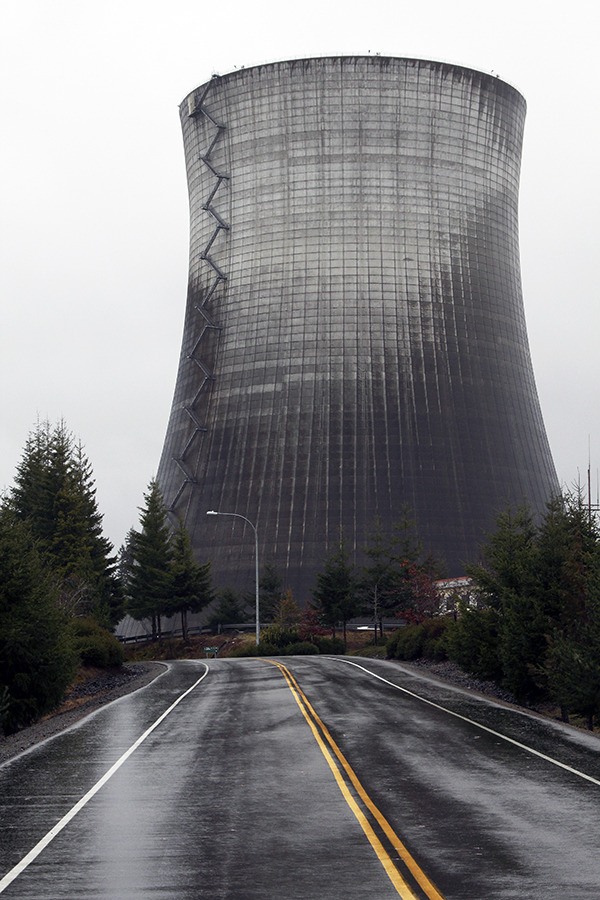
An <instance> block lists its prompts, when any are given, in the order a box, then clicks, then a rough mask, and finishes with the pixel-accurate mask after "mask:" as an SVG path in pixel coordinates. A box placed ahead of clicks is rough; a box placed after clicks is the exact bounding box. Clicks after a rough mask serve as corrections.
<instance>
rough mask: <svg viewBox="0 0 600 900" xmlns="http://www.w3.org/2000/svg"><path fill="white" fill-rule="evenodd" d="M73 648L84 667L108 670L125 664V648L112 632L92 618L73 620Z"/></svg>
mask: <svg viewBox="0 0 600 900" xmlns="http://www.w3.org/2000/svg"><path fill="white" fill-rule="evenodd" d="M71 631H72V634H73V646H74V648H75V651H76V653H77V654H78V655H79V658H80V660H81V663H82V665H84V666H98V667H99V668H101V669H107V668H110V667H111V666H120V665H122V663H123V647H122V646H121V644H120V643H119V641H118V640H117V638H116V637H115V636H114V634H111V633H110V631H107V630H106V628H103V627H102V626H101V625H99V624H98V623H97V622H96V620H95V619H92V618H91V617H85V618H77V619H74V620H73V623H72V626H71Z"/></svg>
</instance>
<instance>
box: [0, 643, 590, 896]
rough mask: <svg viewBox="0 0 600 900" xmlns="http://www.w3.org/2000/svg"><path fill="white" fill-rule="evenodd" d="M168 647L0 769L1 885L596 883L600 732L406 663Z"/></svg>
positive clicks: (305, 890) (93, 890) (170, 888)
mask: <svg viewBox="0 0 600 900" xmlns="http://www.w3.org/2000/svg"><path fill="white" fill-rule="evenodd" d="M275 662H277V663H279V665H277V664H275V663H274V662H269V661H265V660H253V659H248V660H242V659H240V660H226V659H223V660H210V661H207V663H206V664H205V663H203V662H198V661H190V662H175V663H173V664H172V665H171V667H170V669H169V671H168V672H167V673H166V674H165V675H163V676H161V677H160V678H158V679H157V680H155V681H154V682H152V684H151V685H149V686H148V687H146V688H144V689H143V690H141V691H138V692H137V693H135V694H132V695H129V696H127V697H124V698H122V699H121V700H118V701H115V702H114V703H112V704H110V705H109V706H107V707H105V708H103V709H101V710H100V711H98V712H97V713H94V714H93V715H92V716H90V717H88V718H87V719H84V720H83V721H82V722H80V723H78V724H77V725H76V726H74V727H73V728H71V729H70V730H69V731H67V732H64V733H63V734H60V735H58V736H56V737H55V738H52V739H51V740H49V741H47V742H46V743H44V744H42V745H40V746H38V747H37V748H35V749H33V750H32V751H29V752H27V753H25V754H23V755H21V756H19V757H17V758H15V759H14V760H12V761H10V762H8V763H6V764H5V765H3V766H0V894H3V900H4V896H6V897H7V898H13V897H14V898H16V897H18V898H30V900H32V898H35V900H46V898H47V900H62V898H69V900H78V898H81V900H84V898H105V900H130V898H136V900H141V898H150V900H163V898H173V900H190V898H200V897H206V898H211V900H219V898H228V900H254V898H277V900H295V898H302V900H313V898H314V900H333V898H335V900H342V898H344V900H345V898H361V900H362V898H374V900H388V898H394V897H396V898H397V897H399V896H400V897H403V898H406V900H410V898H431V900H441V898H446V900H459V898H460V900H493V898H503V900H504V898H519V900H536V898H540V900H541V898H544V900H553V898H561V900H565V898H569V900H579V898H590V900H591V898H593V900H597V898H598V897H600V741H598V739H597V738H595V737H593V736H588V735H586V734H584V733H578V732H575V731H574V730H572V729H568V728H565V727H564V726H561V725H559V724H554V723H546V722H544V721H542V720H540V719H538V718H536V717H533V716H524V715H522V714H520V713H518V712H515V711H513V710H511V709H508V708H506V707H503V706H501V705H498V704H493V703H490V702H487V701H485V700H483V699H480V698H475V697H472V696H470V695H468V694H466V693H464V692H461V691H459V690H457V689H455V688H452V687H449V686H441V685H439V684H438V683H436V682H434V681H432V680H429V679H427V678H421V677H419V676H417V675H414V674H411V673H408V672H405V671H403V670H402V668H401V667H399V666H397V665H395V664H393V663H385V662H381V661H367V660H352V661H351V660H344V659H341V658H340V659H327V658H321V657H295V658H282V659H281V660H278V661H275Z"/></svg>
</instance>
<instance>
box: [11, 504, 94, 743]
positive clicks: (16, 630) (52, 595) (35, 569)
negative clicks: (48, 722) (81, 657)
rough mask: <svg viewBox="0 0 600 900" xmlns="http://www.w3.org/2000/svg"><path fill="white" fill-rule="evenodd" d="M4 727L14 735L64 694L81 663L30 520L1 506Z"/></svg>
mask: <svg viewBox="0 0 600 900" xmlns="http://www.w3.org/2000/svg"><path fill="white" fill-rule="evenodd" d="M0 621H1V622H2V628H1V629H0V697H1V698H2V704H1V705H2V713H1V716H0V726H1V729H2V730H4V732H5V733H7V734H10V733H12V732H14V731H16V730H18V729H19V728H21V727H23V726H25V725H29V724H30V723H31V722H34V721H35V720H36V719H38V718H39V717H40V716H42V715H43V714H44V713H46V712H48V711H49V710H51V709H52V708H54V707H55V706H56V705H57V704H58V703H59V702H60V700H61V699H62V697H63V695H64V692H65V689H66V688H67V686H68V684H69V682H70V680H71V678H72V676H73V674H74V672H75V667H76V654H75V653H74V651H73V647H72V645H71V642H70V637H69V629H68V619H67V616H66V615H65V613H64V612H63V611H62V610H61V609H60V607H59V603H58V592H57V588H56V584H55V582H54V579H52V578H51V577H50V576H49V573H48V569H47V567H46V566H45V565H44V561H43V559H42V558H41V556H40V554H39V553H38V551H37V549H36V547H35V541H34V539H33V537H32V535H31V531H30V529H29V526H28V524H27V522H24V521H22V520H21V519H20V518H19V517H18V516H17V515H16V514H15V512H14V510H12V509H10V508H9V506H8V505H7V504H5V505H4V506H3V507H2V508H0Z"/></svg>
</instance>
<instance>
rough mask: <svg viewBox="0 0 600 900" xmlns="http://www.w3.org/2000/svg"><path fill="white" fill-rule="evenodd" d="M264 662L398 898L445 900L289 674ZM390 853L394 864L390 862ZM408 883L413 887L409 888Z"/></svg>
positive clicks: (273, 661) (274, 663) (404, 899)
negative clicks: (296, 710)
mask: <svg viewBox="0 0 600 900" xmlns="http://www.w3.org/2000/svg"><path fill="white" fill-rule="evenodd" d="M267 662H270V663H271V664H272V665H274V666H277V668H278V669H279V671H280V672H281V674H282V675H283V677H284V678H285V680H286V681H287V684H288V687H289V689H290V691H291V692H292V694H293V696H294V699H295V701H296V703H297V704H298V706H299V707H300V711H301V713H302V715H303V716H304V718H305V719H306V721H307V723H308V726H309V728H310V730H311V731H312V733H313V736H314V739H315V741H316V742H317V744H318V746H319V749H320V750H321V753H322V754H323V756H324V757H325V759H326V761H327V764H328V766H329V768H330V769H331V771H332V773H333V777H334V778H335V780H336V782H337V785H338V787H339V789H340V791H341V792H342V795H343V797H344V799H345V801H346V803H347V804H348V806H349V807H350V809H351V810H352V812H353V813H354V815H355V816H356V819H357V821H358V823H359V824H360V827H361V828H362V830H363V831H364V833H365V835H366V837H367V840H368V841H369V843H370V844H371V846H372V847H373V850H374V851H375V853H376V854H377V858H378V859H379V861H380V862H381V864H382V866H383V868H384V869H385V871H386V874H387V876H388V878H389V879H390V881H391V882H392V884H393V885H394V887H395V889H396V891H397V893H398V894H399V896H400V897H402V898H403V900H420V898H422V897H426V898H428V900H444V898H443V896H442V894H440V892H439V891H438V889H437V888H436V887H435V885H434V884H433V883H432V882H431V881H430V879H429V878H428V877H427V875H426V874H425V872H423V870H422V869H421V867H420V866H419V865H418V863H417V862H416V860H415V859H414V858H413V857H412V856H411V854H410V853H409V851H408V850H407V848H406V847H405V846H404V844H403V843H402V841H401V840H400V838H399V837H398V835H397V834H396V832H395V831H394V829H393V828H392V826H391V825H390V823H389V822H388V821H387V819H386V818H385V816H384V815H383V813H382V812H380V810H379V809H378V808H377V807H376V806H375V804H374V803H373V801H372V800H371V798H370V797H369V795H368V794H367V792H366V791H365V789H364V787H363V786H362V784H361V783H360V781H359V780H358V777H357V775H356V773H355V772H354V770H353V769H352V767H351V765H350V763H349V762H348V760H347V759H346V757H345V756H344V754H343V753H342V751H341V750H340V748H339V747H338V745H337V744H336V742H335V741H334V739H333V737H332V736H331V734H330V733H329V730H328V728H327V726H326V725H325V723H324V722H323V721H322V720H321V719H320V718H319V716H318V715H317V713H316V712H315V710H314V709H313V707H312V706H311V704H310V702H309V700H308V698H307V697H306V695H305V694H304V692H303V691H302V688H301V687H300V685H299V684H298V682H297V681H296V679H295V678H294V676H293V675H292V673H291V672H290V671H289V669H287V667H286V666H284V665H283V664H282V663H280V662H277V661H276V660H267ZM392 852H393V853H394V856H395V857H396V861H395V860H394V859H393V858H392ZM409 880H410V882H411V883H412V884H413V885H415V887H411V886H410V884H409ZM416 886H418V888H420V891H419V892H418V893H415V890H416V889H417V887H416ZM421 892H422V893H421Z"/></svg>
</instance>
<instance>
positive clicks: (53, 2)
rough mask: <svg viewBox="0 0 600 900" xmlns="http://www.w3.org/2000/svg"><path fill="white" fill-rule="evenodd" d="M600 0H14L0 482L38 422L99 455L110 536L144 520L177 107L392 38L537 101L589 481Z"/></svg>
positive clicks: (564, 425)
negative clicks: (238, 75)
mask: <svg viewBox="0 0 600 900" xmlns="http://www.w3.org/2000/svg"><path fill="white" fill-rule="evenodd" d="M598 9H599V6H598V4H597V2H596V0H593V2H592V0H575V2H572V3H570V4H560V6H559V5H558V4H556V3H554V4H553V3H542V2H533V0H504V2H502V3H493V4H492V3H483V2H482V0H473V2H472V0H443V2H441V0H430V2H428V0H420V2H415V0H411V2H404V0H393V2H388V0H370V2H368V3H365V2H357V0H346V2H343V3H342V2H339V3H337V2H336V3H330V2H327V0H318V2H315V0H303V2H301V3H285V2H282V0H277V2H275V0H262V2H254V3H252V2H251V0H248V2H240V0H233V2H214V3H209V2H207V0H203V2H188V0H169V2H156V0H103V2H88V0H0V130H1V135H2V137H1V139H0V165H1V173H2V177H1V182H0V184H1V188H0V191H1V193H0V285H1V300H0V335H1V354H0V423H1V425H0V490H1V489H2V488H3V487H7V486H9V485H10V484H11V483H12V479H13V476H14V472H15V467H16V466H17V464H18V462H19V459H20V458H21V454H22V449H23V446H24V443H25V441H26V439H27V435H28V434H29V432H30V431H31V430H32V429H33V427H34V426H35V423H36V420H37V419H38V418H40V419H46V418H47V419H49V420H50V421H51V422H56V421H58V420H59V419H60V418H64V420H65V421H66V424H67V425H68V427H69V428H70V429H71V430H72V431H73V432H74V433H75V435H76V436H77V437H79V438H80V439H81V440H82V442H83V444H84V445H85V448H86V451H87V454H88V456H89V458H90V460H91V463H92V466H93V469H94V474H95V477H96V485H97V490H98V501H99V506H100V510H101V512H103V513H104V524H105V530H106V534H107V536H108V537H109V538H110V539H111V540H112V541H113V543H114V544H115V545H116V546H117V547H118V546H119V545H120V544H121V543H122V541H123V538H124V537H125V534H126V532H127V530H128V529H129V528H130V527H131V526H132V525H137V524H138V507H139V506H140V505H141V504H142V502H143V492H144V490H145V489H146V487H147V484H148V482H149V480H150V478H151V477H152V476H153V475H154V474H155V473H156V469H157V466H158V461H159V457H160V452H161V449H162V443H163V439H164V433H165V428H166V424H167V418H168V414H169V411H170V406H171V400H172V393H173V389H174V386H175V375H176V371H177V364H178V358H179V351H180V343H181V332H182V327H183V314H184V305H185V296H186V284H187V267H188V258H187V254H188V206H187V189H186V182H185V167H184V159H183V148H182V142H181V135H180V128H179V117H178V105H179V103H180V102H181V101H182V99H183V98H184V96H185V95H186V94H187V93H188V92H189V91H191V90H192V89H193V88H194V87H196V86H198V85H199V84H202V83H203V82H204V81H206V80H207V79H208V78H210V76H211V75H212V74H213V73H215V72H217V73H219V74H225V73H226V72H229V71H231V70H232V69H234V68H235V67H238V68H239V67H240V66H246V67H248V66H251V65H256V64H258V63H263V62H274V61H276V60H281V59H290V58H294V57H307V56H324V55H338V54H349V55H352V54H368V53H369V52H370V53H381V54H382V55H384V56H387V55H389V56H408V57H420V58H426V59H436V60H444V61H449V62H454V63H459V64H461V65H465V66H469V67H472V68H475V69H481V70H482V71H486V72H493V73H494V74H498V75H499V76H500V77H501V78H503V79H504V80H506V81H508V82H510V83H511V84H512V85H514V86H515V87H516V88H517V89H518V90H520V91H521V93H522V94H523V95H524V96H525V99H526V100H527V104H528V114H527V120H526V125H525V146H524V155H523V168H522V175H521V203H520V224H521V228H520V235H521V263H522V275H523V288H524V297H525V310H526V314H527V322H528V329H529V338H530V343H531V350H532V355H533V363H534V370H535V373H536V378H537V386H538V391H539V394H540V399H541V404H542V411H543V414H544V418H545V422H546V427H547V431H548V436H549V439H550V446H551V448H552V451H553V454H554V460H555V463H556V468H557V471H558V476H559V479H560V480H561V482H562V483H564V484H565V485H567V486H570V485H573V484H574V483H575V482H576V481H577V479H578V477H580V478H581V480H582V482H583V483H585V482H586V479H587V467H588V447H591V463H592V473H593V481H594V490H593V492H594V499H595V494H596V488H595V483H596V471H597V469H598V466H600V423H599V421H598V394H599V384H598V368H599V367H598V362H597V355H598V326H599V320H600V312H599V308H598V306H599V304H598V300H599V298H598V281H599V279H598V269H599V267H600V260H599V257H600V254H599V252H598V247H597V244H598V220H599V217H600V202H599V195H600V187H599V185H600V166H599V163H600V159H599V138H600V124H599V123H600V116H599V112H600V103H599V99H598V51H599V46H598V41H599V34H600V29H599V24H600V13H599V12H598Z"/></svg>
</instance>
